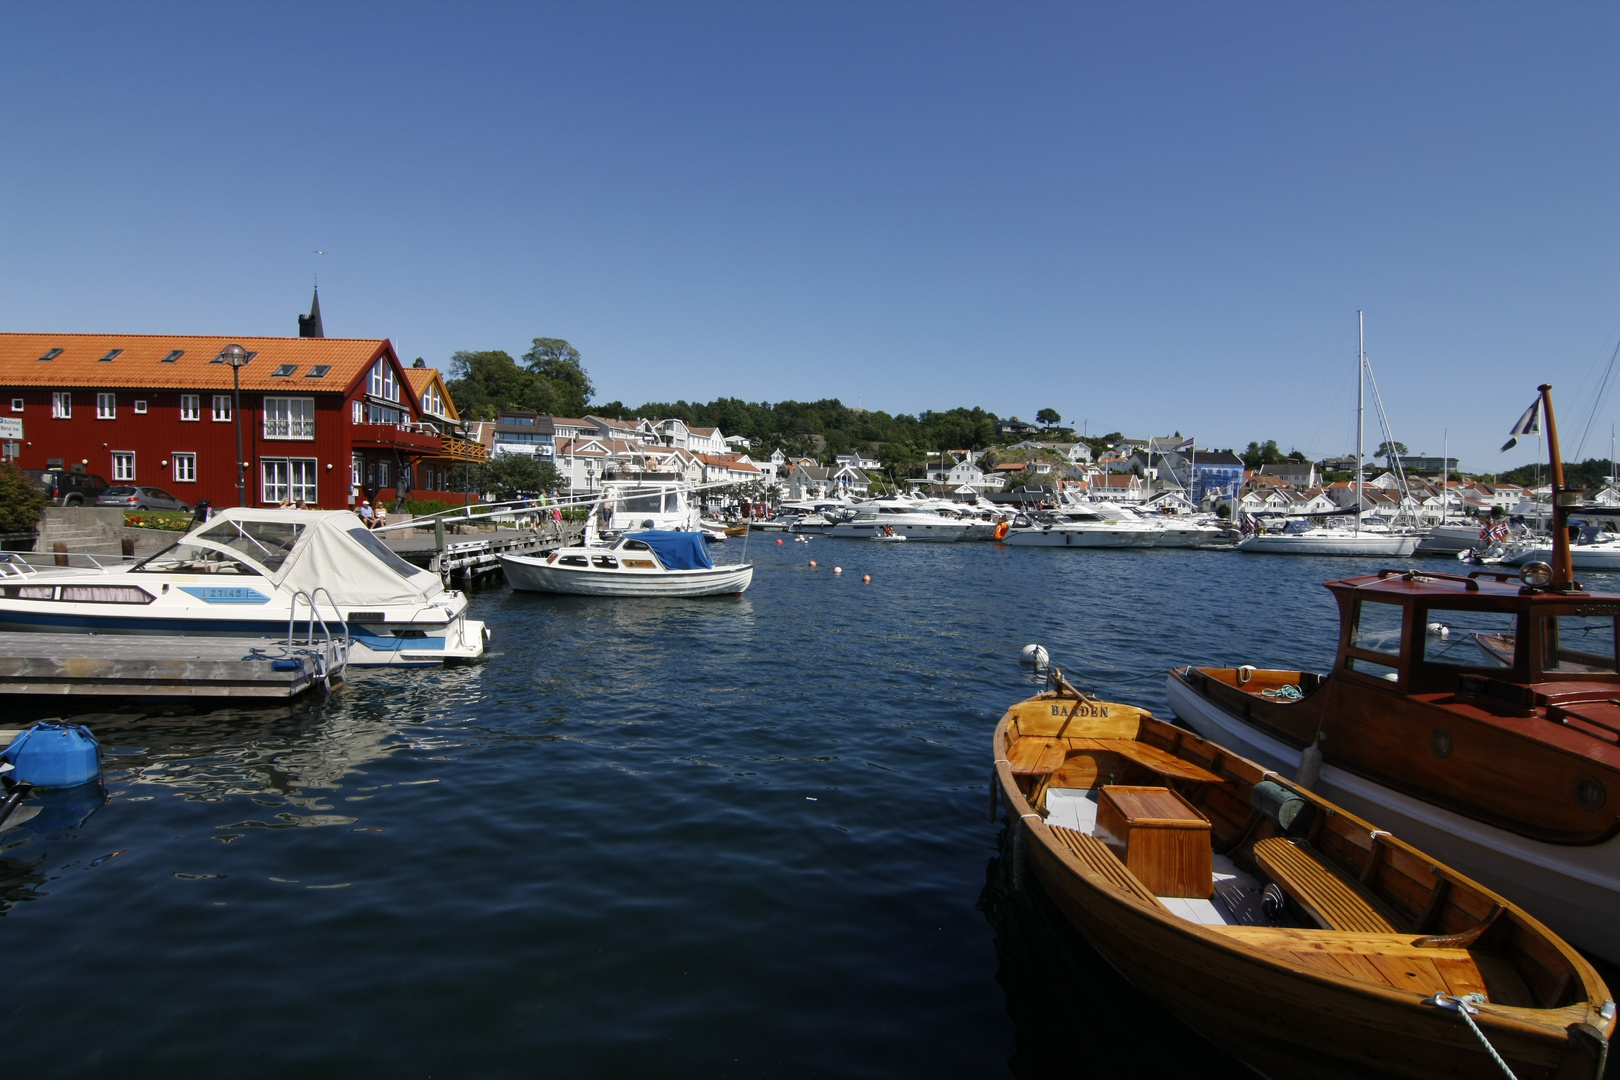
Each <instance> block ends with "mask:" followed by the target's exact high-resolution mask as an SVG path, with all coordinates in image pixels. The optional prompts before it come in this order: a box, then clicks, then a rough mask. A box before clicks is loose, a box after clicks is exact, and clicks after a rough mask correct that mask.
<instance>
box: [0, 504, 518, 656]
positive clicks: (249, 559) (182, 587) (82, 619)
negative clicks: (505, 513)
mask: <svg viewBox="0 0 1620 1080" xmlns="http://www.w3.org/2000/svg"><path fill="white" fill-rule="evenodd" d="M0 570H3V571H4V572H3V573H0V630H9V631H32V632H47V633H62V632H64V631H68V632H71V631H86V632H92V633H98V634H166V635H175V636H180V637H219V636H232V637H256V638H265V637H283V638H284V637H286V636H287V634H288V624H289V622H291V621H294V620H296V621H297V622H298V623H299V624H300V626H299V631H300V632H302V626H303V624H304V623H305V622H306V621H308V620H309V618H310V613H311V609H312V608H313V609H314V612H315V614H316V615H317V616H318V617H319V618H320V619H321V620H324V621H325V622H326V624H327V626H328V627H329V628H330V629H331V630H332V631H333V632H334V633H340V632H341V631H342V630H343V628H344V626H345V625H346V626H347V628H348V633H349V635H350V638H351V644H350V648H349V663H350V664H351V665H359V666H363V667H389V666H411V665H428V664H441V663H443V662H444V661H446V660H471V659H474V658H476V657H478V656H480V655H482V654H483V652H484V645H485V643H486V640H487V637H488V634H487V631H486V630H485V628H484V624H483V623H481V622H475V621H473V620H470V619H468V618H467V598H466V596H465V595H464V594H462V593H459V592H454V591H451V590H448V589H446V588H445V587H444V583H443V582H442V581H441V580H440V579H439V575H438V574H435V573H432V572H431V571H428V570H424V569H422V568H421V567H418V566H412V565H411V564H410V563H408V562H406V561H405V560H404V559H402V558H400V557H399V556H398V555H396V554H394V552H392V551H390V550H389V549H388V548H387V547H386V546H384V545H383V543H382V541H381V540H379V539H378V538H377V537H376V536H375V535H374V534H373V533H372V532H371V531H370V530H369V529H367V528H366V527H365V526H364V525H362V524H361V523H360V521H359V519H357V518H356V517H355V516H354V515H353V514H351V513H349V512H348V511H346V510H324V511H323V510H255V509H250V508H242V507H238V508H234V509H230V510H223V511H221V512H219V513H218V514H216V515H215V516H214V518H213V519H212V520H210V521H208V522H207V523H205V524H203V525H199V526H197V527H196V528H194V529H192V530H191V531H190V532H188V533H186V534H185V535H184V536H183V537H181V538H180V540H179V542H178V543H176V544H174V545H172V546H170V547H168V548H166V549H165V550H163V551H160V552H158V553H157V554H156V555H152V556H150V557H148V558H146V559H143V560H141V561H140V562H138V563H135V564H134V565H132V566H117V567H99V566H92V567H89V568H86V567H62V568H56V567H51V568H46V569H40V568H36V567H32V566H29V565H28V564H26V563H24V562H22V561H20V560H17V559H12V560H8V561H7V562H5V563H0Z"/></svg>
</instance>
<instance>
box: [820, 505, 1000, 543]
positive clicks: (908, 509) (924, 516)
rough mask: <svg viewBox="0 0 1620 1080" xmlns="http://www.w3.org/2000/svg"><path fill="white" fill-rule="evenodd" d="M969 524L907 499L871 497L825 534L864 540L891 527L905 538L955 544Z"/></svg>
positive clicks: (964, 533) (968, 527)
mask: <svg viewBox="0 0 1620 1080" xmlns="http://www.w3.org/2000/svg"><path fill="white" fill-rule="evenodd" d="M970 527H971V523H970V522H967V521H963V520H961V519H959V518H956V517H947V516H945V515H944V514H941V513H939V512H938V511H937V510H930V509H928V508H926V507H921V506H918V505H917V504H916V503H914V502H911V501H910V500H908V499H874V500H872V501H871V502H869V503H863V504H862V505H861V506H860V507H859V508H858V509H857V510H856V512H855V516H854V517H853V518H851V519H849V520H848V521H840V522H838V523H837V524H836V525H834V526H833V527H832V528H831V529H829V530H828V531H827V535H828V536H833V537H842V538H843V539H846V540H849V539H856V540H864V539H866V538H867V537H870V536H872V535H873V534H874V533H876V532H881V531H882V530H884V529H893V530H894V531H895V532H897V533H901V534H903V535H904V536H905V537H906V539H908V540H927V541H932V542H934V543H955V542H956V541H958V540H961V539H963V538H964V537H965V536H966V535H967V533H968V530H969V529H970Z"/></svg>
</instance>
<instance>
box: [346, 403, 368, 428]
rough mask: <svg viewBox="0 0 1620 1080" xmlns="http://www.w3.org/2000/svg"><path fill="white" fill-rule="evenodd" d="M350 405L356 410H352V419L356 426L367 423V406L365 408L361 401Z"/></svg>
mask: <svg viewBox="0 0 1620 1080" xmlns="http://www.w3.org/2000/svg"><path fill="white" fill-rule="evenodd" d="M349 404H350V405H352V406H354V408H353V409H352V410H351V416H350V419H351V420H352V421H353V422H354V423H356V424H363V423H365V422H366V406H365V404H364V403H363V402H360V401H351V402H350V403H349Z"/></svg>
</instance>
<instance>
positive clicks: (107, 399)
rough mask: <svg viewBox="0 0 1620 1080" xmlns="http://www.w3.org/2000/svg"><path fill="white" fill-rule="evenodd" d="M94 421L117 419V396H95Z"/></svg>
mask: <svg viewBox="0 0 1620 1080" xmlns="http://www.w3.org/2000/svg"><path fill="white" fill-rule="evenodd" d="M96 419H97V420H116V419H118V395H117V394H100V393H98V394H97V395H96Z"/></svg>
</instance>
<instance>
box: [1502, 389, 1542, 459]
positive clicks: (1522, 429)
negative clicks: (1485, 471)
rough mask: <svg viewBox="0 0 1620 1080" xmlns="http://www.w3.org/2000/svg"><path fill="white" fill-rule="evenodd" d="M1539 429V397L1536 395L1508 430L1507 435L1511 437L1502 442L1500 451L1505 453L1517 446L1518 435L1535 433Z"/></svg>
mask: <svg viewBox="0 0 1620 1080" xmlns="http://www.w3.org/2000/svg"><path fill="white" fill-rule="evenodd" d="M1540 431H1541V398H1540V397H1537V398H1536V400H1535V401H1533V402H1532V403H1531V404H1530V407H1529V408H1528V409H1526V410H1524V415H1523V416H1521V417H1519V422H1518V423H1517V424H1514V425H1513V430H1512V431H1510V432H1508V435H1509V436H1511V438H1509V439H1508V441H1507V442H1505V443H1503V444H1502V452H1503V453H1506V452H1507V451H1509V450H1511V449H1513V448H1514V447H1515V446H1517V445H1518V444H1519V436H1520V435H1535V434H1537V433H1538V432H1540Z"/></svg>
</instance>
